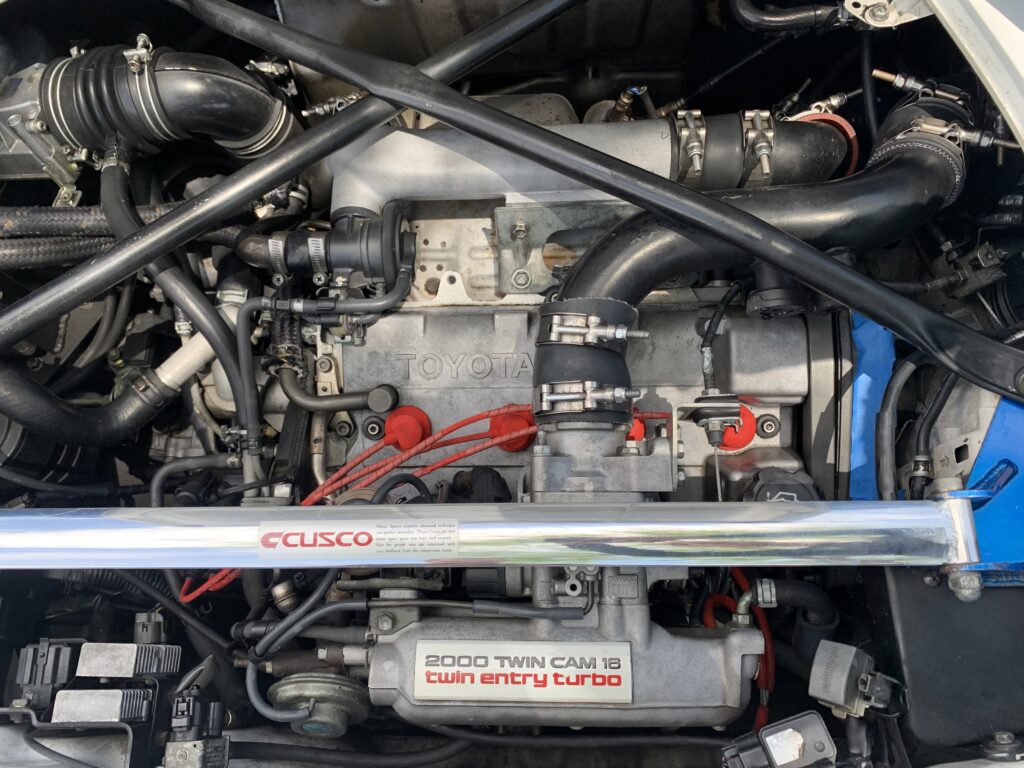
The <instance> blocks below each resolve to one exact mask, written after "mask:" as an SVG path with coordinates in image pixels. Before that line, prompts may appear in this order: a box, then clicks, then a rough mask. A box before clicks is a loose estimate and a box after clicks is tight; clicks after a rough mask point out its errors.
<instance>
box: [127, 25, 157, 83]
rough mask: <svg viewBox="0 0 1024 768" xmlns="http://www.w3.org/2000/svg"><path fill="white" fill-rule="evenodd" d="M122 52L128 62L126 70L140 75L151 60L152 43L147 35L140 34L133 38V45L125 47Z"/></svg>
mask: <svg viewBox="0 0 1024 768" xmlns="http://www.w3.org/2000/svg"><path fill="white" fill-rule="evenodd" d="M122 54H123V55H124V58H125V59H126V60H127V62H128V70H129V71H130V72H131V73H132V74H135V75H140V74H142V73H143V72H145V71H146V67H148V66H149V65H150V64H151V63H152V62H153V43H152V41H151V40H150V39H149V36H148V35H145V34H140V35H138V36H137V37H136V38H135V47H134V48H127V49H125V50H124V51H122Z"/></svg>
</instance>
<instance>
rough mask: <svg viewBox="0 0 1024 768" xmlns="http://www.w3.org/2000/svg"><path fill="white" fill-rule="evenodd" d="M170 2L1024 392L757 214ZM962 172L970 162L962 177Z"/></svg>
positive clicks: (364, 66) (953, 150) (282, 34)
mask: <svg viewBox="0 0 1024 768" xmlns="http://www.w3.org/2000/svg"><path fill="white" fill-rule="evenodd" d="M170 2H172V3H175V4H177V5H178V6H180V7H183V8H185V9H186V10H189V11H190V12H192V13H194V14H196V15H198V16H200V17H201V18H202V19H203V20H204V21H206V22H207V23H210V24H211V25H212V26H214V27H215V28H216V29H219V30H220V31H223V32H225V33H227V34H231V35H233V36H236V37H240V38H241V39H243V40H245V41H246V42H249V43H251V44H254V45H259V46H260V47H263V48H266V49H268V50H272V51H273V52H275V53H278V54H279V55H283V56H286V57H288V58H291V59H294V60H296V61H298V62H299V63H302V64H305V65H307V66H310V67H312V68H313V69H316V70H317V71H320V72H324V73H325V74H329V75H333V76H336V77H339V78H342V79H344V80H345V81H347V82H351V83H353V84H355V85H358V86H360V87H363V88H366V89H367V90H369V91H370V92H371V93H373V94H375V95H376V96H377V97H378V98H383V99H386V100H389V101H393V102H394V103H398V104H404V105H405V106H406V107H409V108H412V109H416V110H419V111H422V112H424V113H426V114H429V115H431V116H433V117H436V118H437V119H439V120H441V121H442V122H444V123H447V124H449V125H452V126H454V127H456V128H459V129H461V130H463V131H466V132H467V133H471V134H473V135H474V136H477V137H479V138H482V139H485V140H486V141H489V142H491V143H492V144H495V145H497V146H499V147H502V148H503V149H506V150H509V151H511V152H515V153H516V154H518V155H520V156H523V157H526V158H528V159H530V160H533V161H534V162H537V163H540V164H541V165H544V166H545V167H547V168H550V169H552V170H555V171H558V172H559V173H563V174H565V175H566V176H569V177H571V178H573V179H576V180H578V181H581V182H584V183H587V184H590V185H591V186H593V187H595V188H596V189H599V190H601V191H603V192H607V193H609V194H613V195H615V196H616V197H619V198H621V199H623V200H626V201H628V202H632V203H634V204H636V205H639V206H641V207H643V208H646V209H647V210H649V211H650V212H652V213H654V214H656V215H660V216H663V217H665V218H667V219H670V220H672V221H673V222H677V223H680V224H683V225H686V226H696V227H699V228H700V229H702V230H704V231H709V232H714V233H715V236H717V237H720V238H722V239H724V240H727V241H729V242H730V243H732V244H733V245H734V246H737V247H739V248H743V249H747V250H749V251H750V253H751V254H752V255H753V256H755V257H757V258H759V259H761V260H762V261H764V262H765V263H767V264H769V265H771V266H773V267H776V268H778V269H780V270H782V271H784V272H786V273H788V274H791V275H793V276H794V277H796V278H797V279H799V280H800V281H801V282H803V283H804V284H805V285H807V286H808V287H810V288H812V289H813V290H815V291H818V292H820V293H822V294H824V295H825V296H827V297H829V298H831V299H832V300H833V301H836V302H837V303H839V304H843V305H845V306H848V307H851V308H854V309H856V310H858V311H860V312H861V313H862V314H864V315H866V316H867V317H868V318H870V319H872V320H874V321H875V322H877V323H879V324H881V325H884V326H886V327H888V328H890V329H891V330H893V331H894V332H895V333H897V334H898V335H900V336H902V337H903V338H904V339H905V340H906V341H908V342H909V343H911V344H913V345H914V346H916V347H918V348H919V349H922V350H924V351H926V352H928V353H929V354H931V355H932V356H933V357H935V358H936V359H937V360H939V362H940V363H941V364H943V365H944V366H946V367H947V368H949V369H950V370H954V371H956V372H957V373H958V374H960V375H961V376H962V377H963V378H966V379H968V380H969V381H972V382H974V383H976V384H978V385H979V386H981V387H984V388H985V389H988V390H990V391H993V392H996V393H997V394H1000V395H1004V396H1006V397H1009V398H1011V399H1013V400H1016V401H1024V395H1022V388H1024V353H1022V352H1020V351H1018V350H1011V349H1009V348H1008V347H1005V346H1004V345H1002V344H1000V343H999V342H997V341H994V340H992V339H988V338H986V337H985V336H983V335H982V334H980V333H978V332H976V331H973V330H971V329H969V328H967V327H966V326H964V325H962V324H960V323H959V322H957V321H956V320H953V319H952V318H949V317H946V316H944V315H940V314H938V313H936V312H932V311H930V310H928V309H926V308H924V307H922V306H920V305H918V304H916V303H915V302H913V301H910V300H907V299H905V298H904V297H902V296H900V295H899V294H897V293H894V292H893V291H890V290H889V289H887V288H885V287H884V286H882V285H880V284H878V283H877V282H875V281H873V280H872V279H871V278H869V277H866V276H865V275H862V274H861V273H859V272H857V271H856V270H854V269H852V268H850V267H848V266H846V265H845V264H842V263H840V262H837V261H834V260H833V259H831V258H830V257H829V256H828V255H826V254H823V253H821V252H820V251H818V250H816V249H815V248H812V247H810V246H808V245H807V244H806V243H803V242H801V241H800V240H798V239H796V238H794V237H791V236H788V235H787V234H786V233H784V232H781V231H780V230H779V229H777V228H776V227H773V226H771V225H769V224H766V223H765V222H763V221H761V220H760V219H758V218H757V217H756V216H751V215H748V214H746V213H744V212H742V211H738V210H737V209H736V208H734V207H732V206H731V205H728V204H727V203H725V202H723V201H716V200H713V199H711V198H709V197H706V196H704V195H702V194H700V193H698V192H694V191H692V190H688V189H686V188H684V187H680V186H679V185H678V184H675V183H673V182H672V181H670V180H667V179H663V178H661V177H659V176H656V175H654V174H652V173H648V172H645V171H641V170H639V169H637V168H636V167H635V166H632V165H630V164H629V163H627V162H624V161H621V160H618V159H616V158H613V157H610V156H608V155H605V154H603V153H601V152H599V151H597V150H594V149H591V148H589V147H585V146H582V145H579V144H577V143H576V142H573V141H571V140H569V139H566V138H565V137H563V136H559V135H558V134H555V133H552V132H551V131H548V130H546V129H545V128H543V127H541V126H537V125H533V124H531V123H527V122H525V121H523V120H521V119H519V118H517V117H515V116H513V115H510V114H508V113H505V112H501V111H500V110H497V109H495V108H493V107H491V106H489V105H487V104H485V103H482V102H478V101H474V100H473V99H471V98H469V97H467V96H465V95H464V94H462V93H459V92H458V91H455V90H452V89H450V88H448V87H446V86H444V85H442V84H441V83H439V82H437V81H435V80H433V79H431V78H430V77H429V76H427V75H425V74H424V73H423V72H421V71H418V70H416V69H413V68H411V67H407V66H405V65H402V64H398V63H395V62H389V61H385V60H383V59H379V58H377V57H374V56H371V55H368V54H364V53H361V52H358V51H353V50H350V49H347V48H343V47H341V46H338V45H333V44H330V43H326V42H324V41H323V40H320V39H318V38H316V37H314V36H313V35H309V34H307V33H304V32H301V31H299V30H296V29H292V28H289V27H285V26H282V25H280V24H277V23H275V22H273V21H270V20H269V19H267V18H265V17H263V16H260V15H259V14H257V13H254V12H252V11H248V10H246V9H244V8H242V7H240V6H237V5H234V4H233V3H230V2H227V1H226V0H170ZM348 111H349V110H345V112H348ZM960 112H962V110H960V111H959V112H958V114H959V113H960ZM343 114H344V113H343ZM925 146H927V147H928V148H929V151H933V152H934V153H935V154H936V155H937V156H941V159H942V162H946V163H947V164H949V165H950V166H951V167H954V168H960V169H962V157H961V155H960V152H959V149H958V148H957V147H955V146H954V145H953V144H952V143H950V142H948V141H945V140H944V139H936V138H933V137H929V136H924V135H915V136H914V137H913V139H905V140H900V139H896V140H895V141H894V142H893V148H892V150H891V151H892V152H896V151H902V150H903V149H919V148H921V147H925ZM880 149H881V148H880ZM876 157H879V156H878V153H877V152H876ZM962 176H963V173H962V170H961V172H960V174H959V177H958V178H959V180H961V181H962ZM51 285H52V284H51ZM38 293H39V292H37V295H38ZM16 307H17V305H15V306H14V307H12V308H10V309H9V310H8V312H7V313H0V340H2V339H4V338H5V337H4V336H3V330H2V329H3V325H4V322H5V321H6V320H7V319H8V318H7V317H5V316H4V315H5V314H7V315H10V314H11V313H12V312H13V310H14V309H15V308H16ZM19 325H20V323H19ZM1018 381H1020V384H1018Z"/></svg>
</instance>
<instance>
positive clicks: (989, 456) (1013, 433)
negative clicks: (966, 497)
mask: <svg viewBox="0 0 1024 768" xmlns="http://www.w3.org/2000/svg"><path fill="white" fill-rule="evenodd" d="M1003 460H1009V461H1011V462H1013V464H1015V465H1016V467H1017V469H1018V471H1017V473H1016V475H1015V476H1014V477H1013V478H1011V479H1010V481H1009V482H1008V483H1007V484H1006V485H1005V486H1004V487H1003V488H1002V490H1000V491H999V492H998V493H997V494H995V496H993V497H992V499H991V500H990V501H988V502H986V503H985V504H984V505H983V506H980V507H979V508H978V509H977V510H975V512H974V524H975V527H976V528H977V530H978V548H979V549H980V551H981V560H982V562H983V563H991V564H1001V565H1004V566H1005V565H1011V564H1014V563H1024V405H1020V404H1018V403H1013V402H1010V401H1009V400H1002V401H1000V403H999V406H998V407H997V408H996V413H995V416H994V417H993V418H992V424H991V425H990V426H989V429H988V433H987V434H986V435H985V442H984V443H982V446H981V452H980V453H979V454H978V458H977V460H976V461H975V462H974V469H973V470H972V471H971V476H970V479H969V481H968V483H967V487H968V488H974V487H975V486H977V485H979V484H982V481H983V480H984V479H985V476H986V474H988V473H989V472H990V471H991V470H992V469H993V468H994V467H996V466H997V465H998V464H999V462H1000V461H1003Z"/></svg>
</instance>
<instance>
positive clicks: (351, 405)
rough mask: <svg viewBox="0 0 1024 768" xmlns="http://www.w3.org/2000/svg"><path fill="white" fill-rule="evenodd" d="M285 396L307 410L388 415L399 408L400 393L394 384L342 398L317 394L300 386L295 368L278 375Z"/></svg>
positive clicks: (287, 369)
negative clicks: (396, 407) (371, 412)
mask: <svg viewBox="0 0 1024 768" xmlns="http://www.w3.org/2000/svg"><path fill="white" fill-rule="evenodd" d="M277 377H278V379H280V381H281V389H282V390H283V391H284V394H285V397H287V398H288V400H289V401H290V402H291V403H293V404H294V405H297V406H298V407H299V408H301V409H302V410H304V411H310V412H312V413H336V412H338V411H373V412H374V413H387V412H388V411H390V410H392V409H393V408H394V407H395V406H396V405H398V390H397V389H395V388H394V387H392V386H391V385H390V384H381V385H379V386H376V387H374V388H373V389H369V390H366V391H362V392H344V393H342V394H340V395H314V394H312V393H311V392H307V391H306V389H305V388H304V387H303V386H302V385H301V384H300V383H299V375H298V373H297V372H296V371H295V370H294V369H292V368H284V367H282V368H281V369H280V370H278V372H277Z"/></svg>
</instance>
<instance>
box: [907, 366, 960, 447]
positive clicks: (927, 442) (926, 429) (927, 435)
mask: <svg viewBox="0 0 1024 768" xmlns="http://www.w3.org/2000/svg"><path fill="white" fill-rule="evenodd" d="M959 380H960V377H959V376H957V375H956V374H955V373H952V372H947V373H946V374H945V375H944V376H943V377H942V382H941V383H940V384H939V388H938V390H936V392H935V395H934V397H932V399H931V401H930V402H929V403H928V407H927V408H926V409H925V412H924V413H923V414H922V415H921V419H920V421H918V422H917V430H916V436H915V440H914V453H915V454H917V455H918V456H927V455H929V454H931V450H932V432H934V431H935V422H936V421H938V419H939V416H940V415H941V414H942V410H943V408H945V407H946V403H948V402H949V397H950V395H952V394H953V389H954V388H955V387H956V384H957V382H958V381H959Z"/></svg>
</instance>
